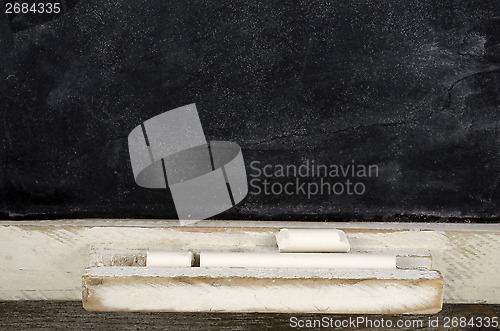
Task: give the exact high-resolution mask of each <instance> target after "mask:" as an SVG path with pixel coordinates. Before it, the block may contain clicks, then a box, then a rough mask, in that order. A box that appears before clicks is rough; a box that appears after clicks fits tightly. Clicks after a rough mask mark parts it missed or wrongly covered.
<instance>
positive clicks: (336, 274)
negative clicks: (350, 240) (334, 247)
mask: <svg viewBox="0 0 500 331" xmlns="http://www.w3.org/2000/svg"><path fill="white" fill-rule="evenodd" d="M442 297H443V278H442V276H441V274H440V273H439V272H437V271H432V270H401V269H393V270H373V269H371V270H368V269H364V270H363V269H352V270H349V269H341V270H330V269H259V268H248V269H242V268H165V267H149V268H145V267H92V268H89V269H87V270H86V273H85V274H84V276H83V305H84V307H85V309H87V310H96V311H195V312H208V311H210V312H212V311H215V312H239V311H247V312H295V313H297V312H301V313H307V312H311V313H312V312H317V313H350V314H354V313H358V314H359V313H365V314H375V313H381V314H389V313H392V314H402V313H406V314H432V313H436V312H438V311H440V310H441V306H442Z"/></svg>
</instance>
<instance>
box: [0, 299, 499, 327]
mask: <svg viewBox="0 0 500 331" xmlns="http://www.w3.org/2000/svg"><path fill="white" fill-rule="evenodd" d="M324 316H327V317H328V318H332V319H333V320H334V321H335V320H341V319H348V318H349V316H347V315H335V314H334V315H322V314H273V313H269V314H250V313H223V314H221V313H140V312H116V313H107V312H90V311H86V310H84V309H83V308H82V304H81V303H80V302H74V301H0V329H2V330H3V329H8V330H26V329H30V330H111V329H112V330H167V331H168V330H175V331H179V330H190V331H208V330H218V331H242V330H278V331H279V330H291V329H292V328H291V327H290V318H292V317H297V318H300V319H318V318H323V317H324ZM360 316H363V315H351V316H350V317H351V318H357V317H360ZM486 316H488V317H494V316H500V305H463V304H445V305H444V306H443V310H442V311H441V312H439V313H438V314H436V315H432V316H416V315H370V316H369V318H371V319H372V320H376V319H377V320H380V319H381V318H384V319H385V320H390V321H391V322H392V323H393V325H394V327H391V328H387V330H421V331H435V330H450V328H444V327H443V319H444V318H445V317H448V318H451V317H458V318H460V317H465V318H467V319H470V318H471V317H475V318H476V317H483V318H484V317H486ZM365 317H366V316H365ZM429 318H431V319H433V320H435V319H439V321H440V327H438V328H434V327H429V326H428V321H429ZM398 320H399V321H403V322H406V323H409V325H412V326H411V327H405V328H401V327H395V326H396V323H397V321H398ZM420 324H421V326H420ZM350 329H352V330H375V328H368V327H366V325H365V324H362V325H360V326H358V327H352V328H350ZM476 329H479V328H476ZM308 330H310V329H308ZM455 330H458V328H455Z"/></svg>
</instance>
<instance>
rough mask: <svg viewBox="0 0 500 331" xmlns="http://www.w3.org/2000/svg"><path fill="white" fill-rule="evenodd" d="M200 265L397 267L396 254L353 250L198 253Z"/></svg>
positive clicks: (346, 267)
mask: <svg viewBox="0 0 500 331" xmlns="http://www.w3.org/2000/svg"><path fill="white" fill-rule="evenodd" d="M200 267H229V268H231V267H234V268H331V269H396V256H395V255H384V254H368V253H361V254H354V253H347V254H346V253H286V254H281V253H212V252H206V253H201V254H200Z"/></svg>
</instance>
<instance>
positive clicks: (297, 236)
mask: <svg viewBox="0 0 500 331" xmlns="http://www.w3.org/2000/svg"><path fill="white" fill-rule="evenodd" d="M276 241H277V242H278V247H279V250H280V252H284V253H285V252H290V253H345V252H349V249H350V245H349V241H348V240H347V237H346V235H345V233H344V231H342V230H336V229H281V230H280V232H279V233H278V234H277V235H276Z"/></svg>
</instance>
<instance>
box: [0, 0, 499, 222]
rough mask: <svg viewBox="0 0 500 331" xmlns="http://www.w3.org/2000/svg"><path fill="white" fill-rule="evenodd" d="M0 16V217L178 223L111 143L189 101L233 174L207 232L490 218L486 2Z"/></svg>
mask: <svg viewBox="0 0 500 331" xmlns="http://www.w3.org/2000/svg"><path fill="white" fill-rule="evenodd" d="M28 2H29V3H33V1H28ZM7 3H12V2H9V1H8V2H7ZM0 4H1V6H2V12H1V13H0V82H1V83H0V112H1V113H0V114H1V115H0V218H1V219H54V218H84V217H99V218H101V217H107V218H108V217H109V218H162V219H165V218H177V214H176V210H175V207H174V204H173V201H172V196H171V194H170V192H169V190H153V189H145V188H142V187H139V186H138V185H136V184H135V182H134V177H133V175H132V170H131V164H130V159H129V151H128V146H127V136H128V134H129V133H130V131H131V130H132V129H133V128H134V127H136V126H137V125H139V124H140V123H141V122H143V121H145V120H147V119H149V118H151V117H153V116H155V115H158V114H160V113H162V112H165V111H167V110H170V109H173V108H177V107H180V106H183V105H187V104H191V103H196V105H197V107H198V112H199V116H200V119H201V122H202V124H203V129H204V133H205V135H206V137H207V139H210V140H222V141H226V140H227V141H232V142H235V143H237V144H239V146H241V148H242V152H243V157H244V160H245V165H246V169H247V175H248V180H249V183H250V184H249V194H248V195H247V197H246V198H245V199H244V200H243V201H242V202H241V203H240V204H238V205H237V206H236V207H234V208H232V209H230V210H228V211H226V212H224V213H222V214H219V215H217V216H216V217H214V218H216V219H268V220H271V219H276V220H352V219H359V220H395V219H398V220H422V219H425V220H430V221H432V220H438V221H449V220H451V221H461V222H462V221H470V220H475V221H487V222H488V221H496V220H498V218H499V217H500V186H499V183H500V182H499V181H500V162H499V161H500V155H499V152H500V122H499V121H500V3H499V2H498V1H479V0H458V1H457V0H455V1H448V0H424V1H422V0H404V1H401V0H385V1H366V0H356V1H329V0H320V1H316V0H311V1H303V2H299V1H281V2H269V1H255V0H248V1H233V0H231V1H201V0H187V1H165V0H149V1H136V0H123V1H100V0H81V1H79V2H74V1H73V2H70V1H66V2H62V9H61V13H59V14H58V15H52V16H51V15H48V16H47V15H45V16H37V15H39V14H36V13H27V14H22V13H19V14H15V13H14V14H9V15H6V14H4V12H5V10H4V9H5V8H6V6H5V3H3V2H2V1H0ZM301 167H302V168H301ZM370 167H371V168H370ZM325 169H328V172H325V171H326V170H325ZM353 169H354V170H355V171H354V172H353V171H351V170H353ZM362 169H365V174H364V175H363V171H362ZM370 169H371V171H372V172H371V174H370V173H368V172H367V171H369V170H370ZM294 171H295V173H294ZM298 171H302V173H300V174H297V172H298ZM313 171H316V172H315V174H312V172H313ZM359 171H361V172H359ZM318 172H319V173H318ZM252 180H254V181H253V182H252ZM266 180H267V183H268V184H265V183H266V182H265V181H266ZM347 181H350V183H351V184H348V183H347ZM325 183H326V184H325ZM286 184H289V186H286ZM356 184H357V185H358V186H356V187H354V185H356ZM266 185H267V186H266ZM301 185H302V186H301ZM334 185H337V186H335V187H336V188H335V191H334V192H332V191H333V190H334V189H333V188H332V187H333V186H334ZM285 186H286V188H288V192H287V193H283V192H280V191H279V190H280V188H281V189H284V188H285ZM266 187H267V189H270V190H271V191H270V192H269V191H268V193H269V194H267V193H266V192H265V189H266ZM321 188H323V191H319V190H320V189H321ZM341 188H342V192H340V189H341ZM349 188H350V189H352V190H354V189H356V190H357V191H356V192H354V193H353V191H351V194H349V193H348V189H349ZM272 190H274V191H272Z"/></svg>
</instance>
